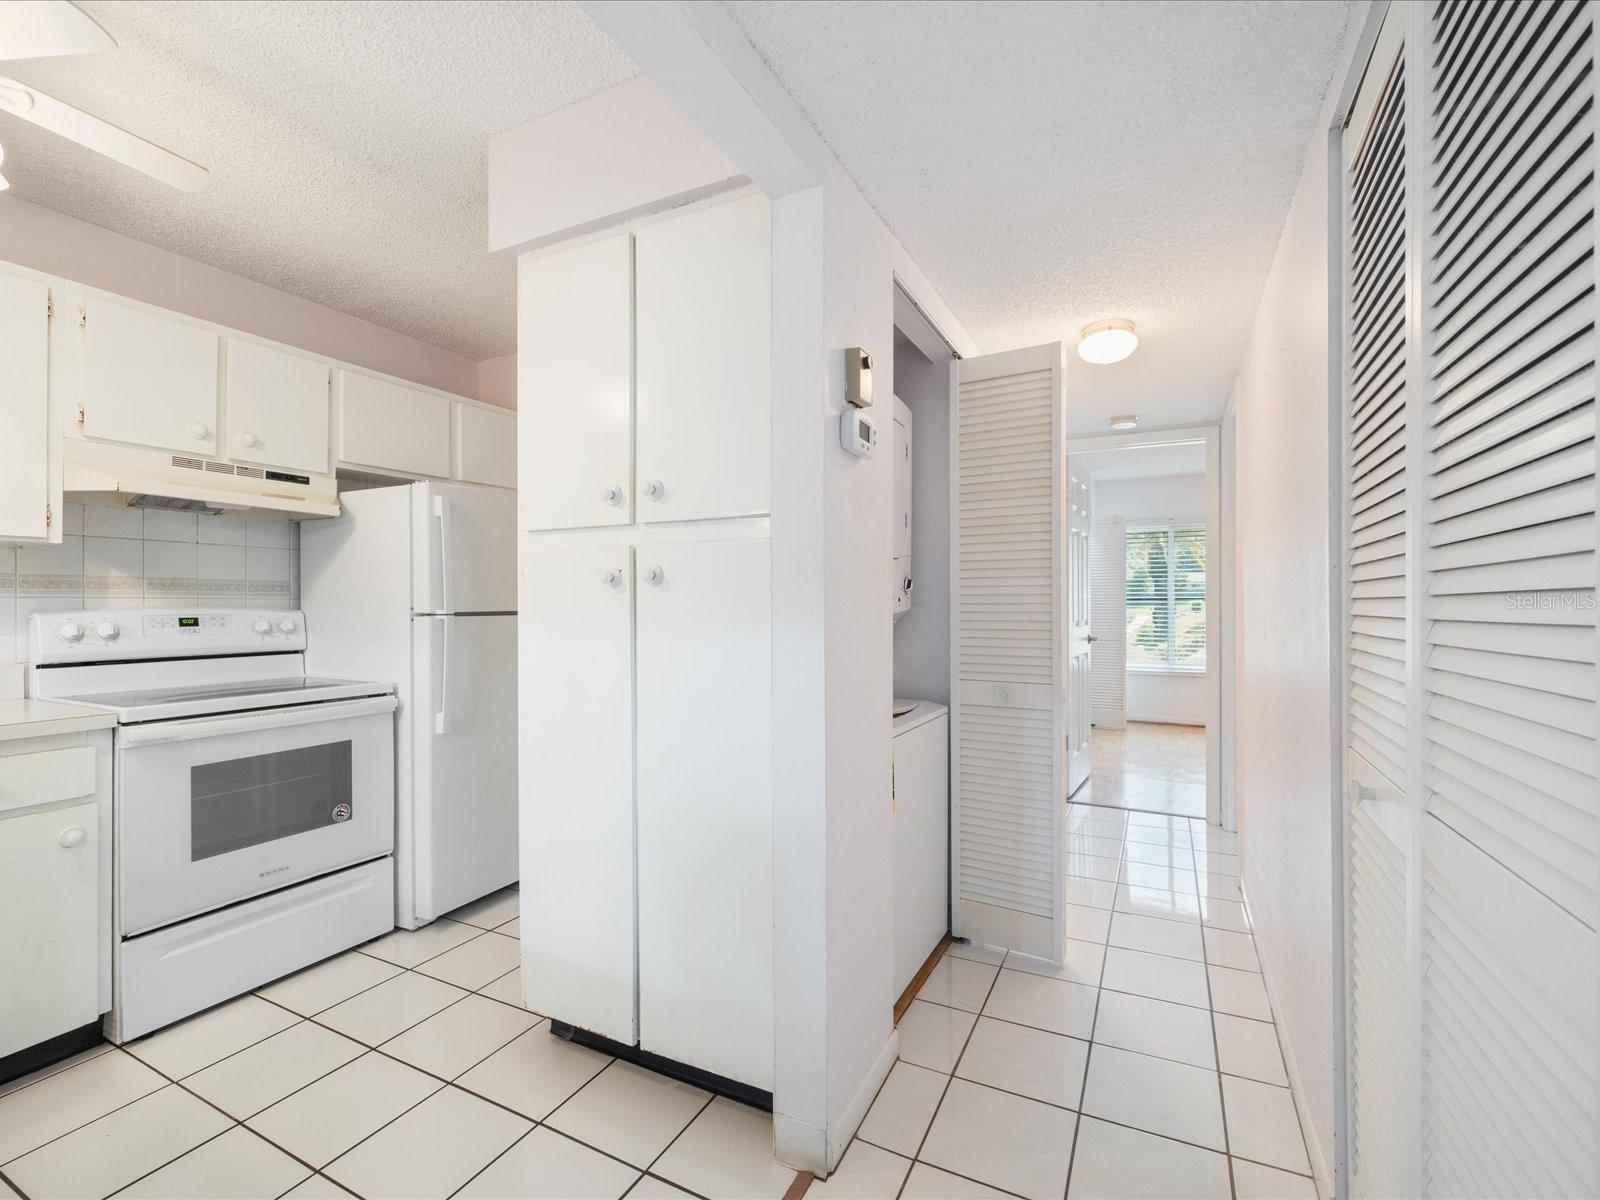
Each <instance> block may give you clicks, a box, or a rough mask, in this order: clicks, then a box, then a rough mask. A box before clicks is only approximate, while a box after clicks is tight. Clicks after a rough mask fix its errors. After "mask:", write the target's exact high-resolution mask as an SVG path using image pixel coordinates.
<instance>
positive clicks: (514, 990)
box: [478, 966, 538, 1016]
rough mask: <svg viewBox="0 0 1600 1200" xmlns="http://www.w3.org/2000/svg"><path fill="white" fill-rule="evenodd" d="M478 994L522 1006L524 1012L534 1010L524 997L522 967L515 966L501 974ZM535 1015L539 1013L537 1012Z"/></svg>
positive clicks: (503, 1002)
mask: <svg viewBox="0 0 1600 1200" xmlns="http://www.w3.org/2000/svg"><path fill="white" fill-rule="evenodd" d="M478 995H480V996H487V997H489V999H491V1000H498V1001H500V1003H501V1004H509V1005H511V1006H512V1007H513V1008H520V1009H522V1010H523V1011H524V1012H533V1010H532V1009H531V1008H529V1007H528V1002H527V1001H526V1000H524V999H523V997H522V968H521V967H520V966H517V967H513V968H512V969H511V970H509V971H507V972H506V973H505V974H504V975H502V976H500V978H499V979H496V980H495V981H494V982H493V983H491V984H489V985H488V986H487V987H481V988H479V989H478ZM534 1015H535V1016H537V1015H538V1014H537V1013H535V1014H534Z"/></svg>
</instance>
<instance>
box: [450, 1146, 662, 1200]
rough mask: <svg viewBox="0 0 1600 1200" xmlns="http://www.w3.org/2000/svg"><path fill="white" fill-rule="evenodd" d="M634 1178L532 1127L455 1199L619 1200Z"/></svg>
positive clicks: (631, 1171) (629, 1172)
mask: <svg viewBox="0 0 1600 1200" xmlns="http://www.w3.org/2000/svg"><path fill="white" fill-rule="evenodd" d="M638 1178H639V1172H638V1171H636V1170H634V1169H633V1168H632V1167H629V1166H625V1165H624V1164H622V1163H619V1162H618V1161H617V1160H616V1159H614V1158H607V1157H606V1156H605V1155H604V1154H599V1153H597V1152H595V1151H594V1150H591V1149H589V1147H587V1146H580V1145H579V1144H578V1143H577V1142H575V1141H573V1140H572V1139H571V1138H567V1137H562V1136H561V1135H560V1134H559V1133H556V1132H554V1131H553V1130H549V1129H535V1130H534V1131H533V1132H532V1133H530V1134H528V1136H527V1137H525V1138H523V1139H522V1140H521V1141H519V1142H518V1143H517V1144H516V1145H514V1146H512V1147H511V1149H509V1150H507V1151H506V1152H505V1153H504V1154H502V1155H501V1156H500V1157H499V1158H497V1159H495V1160H494V1162H492V1163H490V1164H489V1166H488V1167H487V1168H486V1169H485V1170H484V1171H483V1172H482V1173H481V1174H480V1175H478V1176H477V1177H476V1178H475V1179H473V1180H472V1182H471V1183H469V1184H467V1186H466V1187H464V1188H462V1189H461V1190H460V1191H459V1192H457V1193H456V1195H457V1196H458V1197H460V1200H617V1197H619V1196H621V1195H623V1194H624V1193H626V1192H628V1189H629V1188H630V1187H631V1186H632V1185H633V1183H634V1181H635V1180H636V1179H638ZM629 1194H636V1195H639V1196H648V1195H650V1193H649V1192H648V1191H643V1192H634V1193H629ZM658 1194H660V1195H668V1196H670V1195H671V1193H670V1192H661V1193H658Z"/></svg>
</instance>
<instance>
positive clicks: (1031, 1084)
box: [956, 1017, 1089, 1108]
mask: <svg viewBox="0 0 1600 1200" xmlns="http://www.w3.org/2000/svg"><path fill="white" fill-rule="evenodd" d="M1088 1060H1089V1043H1088V1042H1085V1041H1080V1040H1079V1039H1077V1038H1070V1037H1063V1036H1062V1035H1061V1034H1059V1033H1046V1032H1045V1031H1044V1030H1042V1029H1030V1028H1029V1027H1027V1026H1026V1025H1013V1024H1011V1023H1010V1022H1009V1021H996V1020H993V1019H992V1018H989V1017H980V1018H979V1019H978V1023H977V1025H976V1026H974V1027H973V1030H972V1036H971V1037H970V1038H968V1039H967V1048H966V1049H965V1050H964V1051H962V1053H961V1061H960V1062H959V1063H957V1064H956V1075H957V1076H958V1077H959V1078H961V1079H970V1080H971V1081H972V1082H974V1083H982V1084H987V1085H988V1086H989V1087H995V1088H1000V1089H1001V1090H1002V1091H1007V1092H1015V1093H1017V1094H1018V1095H1019V1096H1027V1097H1028V1098H1029V1099H1031V1100H1042V1101H1044V1102H1045V1103H1046V1104H1054V1105H1058V1106H1059V1107H1061V1108H1077V1107H1078V1099H1079V1097H1080V1096H1081V1095H1082V1094H1083V1071H1084V1067H1085V1065H1086V1064H1087V1063H1088Z"/></svg>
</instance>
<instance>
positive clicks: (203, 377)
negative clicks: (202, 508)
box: [83, 294, 219, 454]
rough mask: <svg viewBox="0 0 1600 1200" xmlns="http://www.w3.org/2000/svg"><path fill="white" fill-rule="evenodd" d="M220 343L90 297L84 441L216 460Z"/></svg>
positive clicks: (195, 328) (164, 318)
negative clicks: (104, 441)
mask: <svg viewBox="0 0 1600 1200" xmlns="http://www.w3.org/2000/svg"><path fill="white" fill-rule="evenodd" d="M218 340H219V339H218V337H217V335H216V333H215V332H213V331H212V330H210V329H206V328H204V327H202V326H200V325H196V324H192V323H190V322H188V321H184V320H181V319H179V318H177V317H171V316H168V315H166V314H165V313H159V312H155V311H153V310H151V309H147V308H136V307H134V306H133V305H131V304H128V303H125V302H121V301H118V300H113V299H111V298H110V297H107V296H99V295H94V294H90V295H89V296H88V297H87V299H86V300H85V301H84V315H83V432H84V436H86V437H92V438H106V439H108V440H110V441H116V442H134V443H137V444H139V445H142V446H156V447H159V448H160V449H163V450H176V451H179V452H180V453H184V454H216V453H217V345H218Z"/></svg>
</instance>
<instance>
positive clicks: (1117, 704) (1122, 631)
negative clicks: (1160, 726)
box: [1089, 517, 1128, 729]
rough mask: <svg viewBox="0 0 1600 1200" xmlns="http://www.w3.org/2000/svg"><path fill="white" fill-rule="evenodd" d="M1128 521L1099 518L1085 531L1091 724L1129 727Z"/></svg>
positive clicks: (1106, 727) (1109, 727) (1108, 726)
mask: <svg viewBox="0 0 1600 1200" xmlns="http://www.w3.org/2000/svg"><path fill="white" fill-rule="evenodd" d="M1127 559H1128V545H1127V523H1126V522H1125V521H1124V520H1123V519H1122V518H1121V517H1102V518H1099V519H1098V520H1096V521H1095V522H1094V523H1093V525H1092V526H1091V527H1090V530H1089V641H1090V642H1091V643H1093V645H1092V647H1091V649H1090V652H1089V720H1090V722H1091V723H1092V724H1094V725H1096V726H1098V727H1099V728H1101V729H1122V728H1124V727H1125V726H1126V725H1127V723H1128V561H1127Z"/></svg>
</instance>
